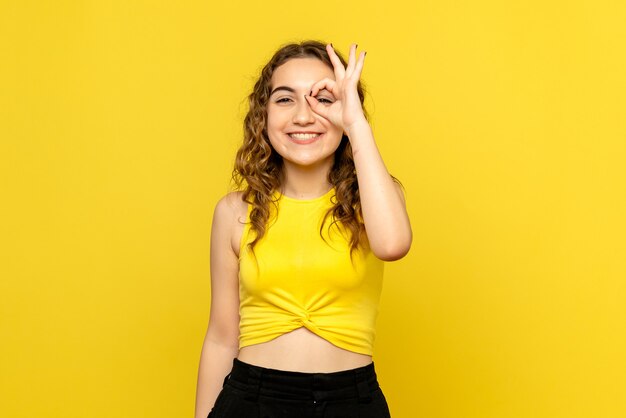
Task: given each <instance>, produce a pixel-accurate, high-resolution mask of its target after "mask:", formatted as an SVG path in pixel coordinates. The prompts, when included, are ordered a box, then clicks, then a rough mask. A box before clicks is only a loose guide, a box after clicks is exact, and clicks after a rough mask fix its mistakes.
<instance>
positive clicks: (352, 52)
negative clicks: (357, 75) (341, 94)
mask: <svg viewBox="0 0 626 418" xmlns="http://www.w3.org/2000/svg"><path fill="white" fill-rule="evenodd" d="M356 48H357V44H352V45H350V55H349V57H348V66H347V67H346V77H350V76H351V75H352V73H353V72H354V67H355V65H356Z"/></svg>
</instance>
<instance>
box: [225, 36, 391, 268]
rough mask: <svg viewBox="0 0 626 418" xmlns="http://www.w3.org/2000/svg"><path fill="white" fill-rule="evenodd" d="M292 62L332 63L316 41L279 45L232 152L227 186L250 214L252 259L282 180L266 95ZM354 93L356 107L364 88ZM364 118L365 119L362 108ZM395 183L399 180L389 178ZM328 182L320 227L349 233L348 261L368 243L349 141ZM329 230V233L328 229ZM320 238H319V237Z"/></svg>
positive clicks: (342, 145) (337, 154)
mask: <svg viewBox="0 0 626 418" xmlns="http://www.w3.org/2000/svg"><path fill="white" fill-rule="evenodd" d="M336 53H337V55H338V57H339V60H340V61H341V63H342V64H343V66H344V67H346V65H347V64H346V60H345V58H344V57H343V56H342V55H341V54H340V53H339V52H336ZM294 58H317V59H319V60H320V61H322V62H323V63H324V64H326V65H328V66H329V67H330V68H331V69H333V64H332V62H331V60H330V57H329V56H328V53H327V52H326V44H325V43H323V42H320V41H316V40H305V41H302V42H299V43H289V44H285V45H283V46H281V47H280V48H279V49H278V50H277V51H276V52H275V53H274V55H273V56H272V58H271V59H270V60H269V62H268V63H267V64H266V65H265V67H263V69H262V70H261V74H260V76H259V78H258V79H257V81H256V83H255V84H254V88H253V90H252V92H251V93H250V95H249V96H248V104H249V110H248V113H247V114H246V117H245V119H244V123H243V127H244V135H243V144H242V145H241V147H240V148H239V149H238V150H237V154H236V157H235V164H234V169H233V172H232V179H231V180H232V181H233V182H234V184H235V185H236V188H237V189H238V190H242V191H243V193H242V199H243V201H245V202H247V203H248V204H250V205H252V210H251V211H250V224H251V226H250V231H254V232H255V238H254V240H253V241H251V242H249V243H247V246H248V248H249V249H250V251H251V252H252V253H253V254H254V246H255V245H256V244H257V242H259V240H260V239H261V238H262V237H263V236H264V235H265V232H266V228H267V224H268V221H269V217H270V205H271V204H274V205H275V206H276V207H277V200H274V199H273V198H272V196H273V193H274V192H275V191H277V190H280V188H281V185H282V181H283V171H282V170H283V161H282V157H281V156H280V155H279V154H278V153H277V152H276V151H275V150H274V148H273V147H272V145H271V144H270V140H269V137H268V135H267V104H268V101H269V96H270V93H271V91H270V88H271V79H272V74H273V73H274V71H275V70H276V69H277V68H278V67H279V66H281V65H282V64H284V63H285V62H287V61H288V60H290V59H294ZM357 91H358V95H359V99H360V101H361V105H363V101H364V98H365V89H364V87H363V83H362V82H361V81H360V80H359V82H358V84H357ZM363 112H364V115H365V118H366V119H367V120H369V115H368V113H367V111H366V110H365V108H363ZM391 177H392V179H393V180H394V181H396V182H397V183H399V181H398V180H397V179H396V178H395V177H393V176H391ZM328 181H329V183H331V184H332V185H333V186H334V187H335V197H334V199H332V200H331V202H332V203H333V206H332V207H331V208H330V209H329V210H328V211H327V212H326V214H325V215H324V219H323V221H322V226H321V227H320V235H322V231H323V227H324V225H325V223H326V220H327V218H328V217H329V216H331V217H332V218H333V221H332V223H331V225H330V226H332V225H333V224H335V223H337V222H339V223H340V224H341V225H343V226H344V227H345V228H346V229H347V230H348V231H349V232H350V234H349V237H347V238H349V240H350V258H352V255H353V252H354V251H357V250H358V249H359V246H364V245H367V246H369V244H368V243H367V240H366V239H363V238H364V236H363V235H364V232H365V226H364V223H363V216H362V212H361V201H360V197H359V186H358V183H357V176H356V170H355V167H354V159H353V157H352V146H351V145H350V141H349V140H348V137H347V136H346V135H345V133H344V135H343V137H342V138H341V142H340V144H339V147H338V148H337V150H336V151H335V158H334V163H333V166H332V168H331V170H330V171H329V173H328ZM330 226H329V228H330ZM322 239H324V237H323V235H322Z"/></svg>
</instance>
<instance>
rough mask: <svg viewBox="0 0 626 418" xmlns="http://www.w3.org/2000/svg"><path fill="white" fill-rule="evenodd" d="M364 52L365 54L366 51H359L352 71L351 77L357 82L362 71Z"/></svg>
mask: <svg viewBox="0 0 626 418" xmlns="http://www.w3.org/2000/svg"><path fill="white" fill-rule="evenodd" d="M365 54H367V52H361V53H360V54H359V60H358V61H357V63H356V67H355V68H354V72H353V73H352V78H354V79H355V80H356V81H357V82H358V81H359V78H360V77H361V72H362V71H363V65H364V63H365Z"/></svg>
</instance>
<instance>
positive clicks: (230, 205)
mask: <svg viewBox="0 0 626 418" xmlns="http://www.w3.org/2000/svg"><path fill="white" fill-rule="evenodd" d="M242 197H243V192H242V191H234V192H229V193H227V194H226V195H225V196H223V197H222V198H221V199H220V200H219V201H218V202H217V204H216V205H215V213H216V214H218V213H219V215H220V217H225V218H232V219H233V220H237V218H239V217H241V215H242V213H243V217H244V218H245V216H246V211H247V210H248V204H247V203H246V202H244V201H243V200H242ZM244 220H245V219H244Z"/></svg>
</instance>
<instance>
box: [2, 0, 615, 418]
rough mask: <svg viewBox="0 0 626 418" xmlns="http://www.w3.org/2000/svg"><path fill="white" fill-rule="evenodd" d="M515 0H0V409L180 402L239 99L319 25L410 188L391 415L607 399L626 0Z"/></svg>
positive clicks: (205, 304)
mask: <svg viewBox="0 0 626 418" xmlns="http://www.w3.org/2000/svg"><path fill="white" fill-rule="evenodd" d="M515 3H518V4H511V2H506V1H474V2H461V1H423V0H422V1H415V2H405V3H398V2H395V3H394V2H390V1H378V2H369V1H368V2H363V1H358V2H357V1H355V0H353V1H350V2H330V1H316V2H292V1H272V2H269V3H268V2H252V1H250V2H249V4H245V5H242V4H241V3H240V2H233V3H232V4H230V2H224V3H223V4H220V5H217V6H216V5H214V4H212V2H208V1H203V2H200V1H187V2H184V1H183V2H173V1H141V2H139V1H122V0H114V1H83V2H80V1H74V2H71V1H23V0H20V1H13V2H9V1H5V0H2V2H1V3H0V61H1V62H2V63H1V64H0V188H1V200H2V203H1V205H0V239H1V242H2V252H1V256H0V257H1V258H0V301H1V302H0V399H1V400H0V416H2V417H11V418H19V417H33V416H45V417H59V418H83V417H90V418H91V417H93V418H97V417H116V418H124V417H146V416H150V417H168V418H169V417H185V416H186V417H191V416H192V414H193V407H194V397H195V384H196V373H197V365H198V359H199V354H200V349H201V344H202V339H203V337H204V332H205V330H206V325H207V320H208V312H209V298H210V288H209V285H210V281H209V280H210V278H209V236H210V222H211V215H212V210H213V207H214V205H215V203H216V201H217V200H218V199H219V198H220V197H221V196H222V195H223V194H224V193H226V191H227V190H228V179H229V174H230V170H231V164H232V160H233V157H234V152H235V149H236V147H237V144H238V141H239V139H240V134H241V121H242V118H243V115H244V112H245V95H246V94H247V93H248V92H249V90H250V88H251V86H252V82H253V80H254V77H255V76H256V75H257V74H258V70H259V69H260V68H261V66H262V65H263V63H264V62H265V61H266V60H267V59H268V58H269V57H270V56H271V54H272V53H273V51H274V49H275V48H277V47H278V46H279V45H280V44H282V43H284V42H287V41H291V40H301V39H305V38H317V39H321V40H326V41H329V42H333V44H334V45H335V47H336V48H338V49H339V50H341V51H342V52H344V53H347V50H348V46H349V44H350V43H351V42H358V44H359V48H360V49H364V50H366V51H367V52H368V54H367V58H366V63H365V69H364V71H363V79H364V81H365V82H366V84H367V86H368V87H369V94H368V96H367V101H366V105H367V107H368V109H369V110H370V111H371V113H372V116H373V120H372V125H373V127H374V132H375V135H376V139H377V141H378V144H379V147H380V149H381V152H382V154H383V157H384V158H385V161H386V163H387V166H388V168H389V170H390V171H391V172H392V173H393V174H394V175H396V176H397V177H399V178H400V179H401V180H402V181H403V183H404V185H405V186H406V189H407V192H408V204H409V210H410V216H411V219H412V223H413V231H414V241H413V247H412V249H411V252H410V253H409V255H408V256H407V257H406V258H405V259H403V260H401V261H398V262H395V263H390V264H388V265H387V267H386V276H385V285H384V291H383V296H382V301H381V307H380V316H379V322H378V334H377V339H376V353H375V356H374V361H375V364H376V367H377V371H378V374H379V380H380V382H381V385H382V387H383V389H384V391H385V393H386V396H387V399H388V402H389V404H390V407H391V411H392V414H393V416H394V418H404V417H407V418H413V417H427V418H474V417H476V418H478V417H480V418H517V417H524V418H577V417H581V418H590V417H594V418H595V417H599V418H618V417H625V416H626V389H625V388H626V325H625V324H626V285H625V281H626V261H625V260H626V244H625V237H626V222H625V213H626V193H625V190H626V188H625V186H626V168H625V165H626V122H625V117H624V116H625V113H626V99H625V97H626V82H625V76H624V75H625V74H626V55H625V54H624V51H625V43H626V29H625V28H626V25H624V22H625V21H626V6H625V5H624V2H620V1H617V0H615V1H612V2H609V1H598V0H588V1H553V2H545V1H539V0H535V1H524V2H521V1H520V2H515Z"/></svg>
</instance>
